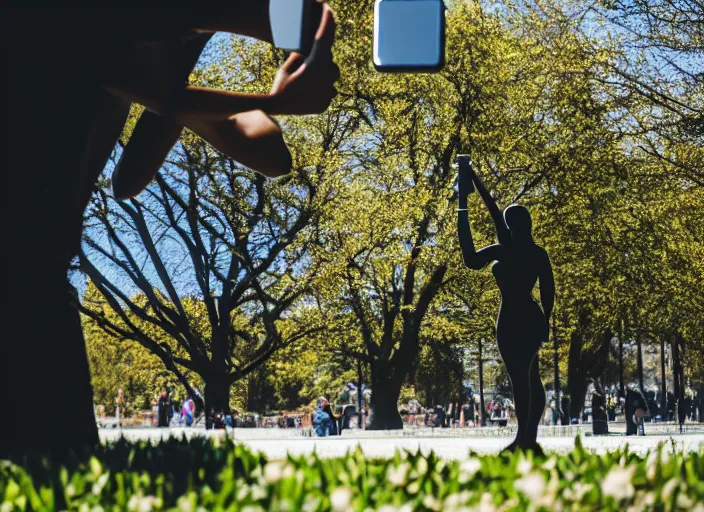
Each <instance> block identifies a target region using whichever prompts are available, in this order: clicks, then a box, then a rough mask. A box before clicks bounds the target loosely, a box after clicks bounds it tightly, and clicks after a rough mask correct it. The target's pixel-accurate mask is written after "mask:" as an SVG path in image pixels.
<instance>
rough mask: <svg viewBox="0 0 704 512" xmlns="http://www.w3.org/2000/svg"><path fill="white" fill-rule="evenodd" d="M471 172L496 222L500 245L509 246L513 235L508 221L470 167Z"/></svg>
mask: <svg viewBox="0 0 704 512" xmlns="http://www.w3.org/2000/svg"><path fill="white" fill-rule="evenodd" d="M469 172H470V175H471V177H472V181H473V182H474V186H475V187H476V189H477V192H478V193H479V197H481V198H482V201H483V202H484V205H485V206H486V207H487V209H488V210H489V214H490V215H491V220H493V221H494V227H495V229H496V239H497V240H498V241H499V243H500V244H503V245H507V244H509V243H510V242H511V233H510V231H509V230H508V226H506V221H504V216H503V213H501V210H500V209H499V207H498V206H497V204H496V201H494V198H493V197H491V194H490V193H489V191H488V190H487V189H486V187H485V186H484V183H483V182H482V180H480V179H479V176H477V174H476V173H475V172H474V169H472V167H471V166H469Z"/></svg>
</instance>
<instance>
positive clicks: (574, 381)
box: [565, 330, 586, 420]
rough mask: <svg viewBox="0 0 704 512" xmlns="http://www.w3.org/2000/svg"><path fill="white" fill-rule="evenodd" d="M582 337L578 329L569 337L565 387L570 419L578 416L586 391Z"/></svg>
mask: <svg viewBox="0 0 704 512" xmlns="http://www.w3.org/2000/svg"><path fill="white" fill-rule="evenodd" d="M583 346H584V337H583V335H582V334H581V333H580V332H579V330H577V331H575V332H573V333H572V336H571V338H570V355H569V360H568V362H567V389H568V390H569V392H570V410H569V411H565V412H568V414H569V417H570V420H571V419H572V418H579V416H580V414H581V412H582V406H583V405H584V394H585V393H586V386H585V379H586V375H585V374H584V371H583V370H584V369H583V365H582V347H583Z"/></svg>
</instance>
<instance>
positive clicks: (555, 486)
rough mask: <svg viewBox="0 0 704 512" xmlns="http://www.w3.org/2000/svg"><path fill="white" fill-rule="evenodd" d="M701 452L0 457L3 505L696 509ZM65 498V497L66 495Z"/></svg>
mask: <svg viewBox="0 0 704 512" xmlns="http://www.w3.org/2000/svg"><path fill="white" fill-rule="evenodd" d="M703 481H704V452H701V451H700V452H699V453H696V452H693V453H689V454H685V453H682V452H681V451H677V450H673V449H671V448H669V447H666V446H664V445H661V446H660V447H659V448H658V449H657V450H656V451H653V452H651V453H650V454H649V455H648V456H647V457H645V458H641V457H640V456H638V455H636V454H633V453H629V452H628V449H627V448H623V449H620V450H617V451H615V452H611V453H607V454H605V455H596V454H593V453H591V452H588V451H587V450H585V449H584V448H582V446H581V444H580V443H579V440H578V442H577V445H576V447H575V450H574V451H573V452H572V453H571V454H568V455H548V456H547V457H541V458H534V457H533V456H532V455H530V454H527V455H525V454H523V453H518V454H515V455H505V456H504V455H502V456H498V457H497V456H493V455H484V456H478V455H472V454H470V457H469V458H466V459H464V460H461V461H459V462H458V461H446V460H442V459H439V458H438V457H436V456H435V455H434V454H432V453H431V454H430V455H427V456H425V455H422V454H421V453H408V452H407V453H397V454H396V455H395V456H394V457H393V458H391V459H386V460H369V459H367V458H366V457H365V456H364V454H363V453H362V451H361V449H359V448H357V449H356V450H355V451H353V452H351V453H349V454H348V455H347V456H346V457H342V458H335V459H321V458H319V457H318V456H317V455H312V456H299V457H291V456H289V457H288V458H287V459H285V460H273V461H267V460H266V459H265V458H264V457H263V456H260V455H255V454H252V453H251V452H250V451H248V450H247V449H246V448H245V447H243V446H242V445H235V446H233V445H232V444H231V442H229V441H227V442H226V443H225V444H224V445H221V446H214V445H213V444H211V443H210V442H208V441H203V440H192V441H190V443H189V442H186V441H185V440H182V441H177V440H174V439H171V440H169V441H166V442H162V443H160V444H159V445H156V446H152V445H149V444H147V443H140V444H129V443H127V442H125V441H124V440H122V441H119V442H118V443H116V444H112V445H108V446H103V447H100V448H99V449H98V451H97V453H95V454H94V455H93V456H92V457H90V459H89V460H88V462H77V461H75V462H73V463H70V464H68V465H67V466H65V467H61V468H55V467H53V466H52V464H51V462H50V461H49V460H47V459H44V460H41V459H37V458H32V457H31V456H27V457H26V458H25V460H24V461H23V463H22V466H17V465H14V464H11V463H9V462H0V498H1V499H2V503H3V505H2V507H3V511H4V510H7V511H10V510H21V511H24V510H35V511H41V510H47V511H49V510H55V509H56V508H66V509H68V510H113V509H119V510H140V511H142V510H145V511H148V510H185V509H187V510H196V509H197V508H198V507H203V508H204V509H206V510H232V511H238V510H251V511H254V510H317V511H324V510H336V511H342V510H359V511H362V510H369V509H380V508H381V507H383V506H385V505H387V506H392V507H394V508H395V509H401V510H409V511H410V510H419V511H429V510H430V511H434V510H438V511H439V510H444V511H453V510H465V509H466V507H480V508H481V509H491V510H525V509H527V508H529V507H530V508H533V509H536V510H563V509H569V510H606V511H610V510H613V511H616V510H624V509H630V508H633V509H637V510H642V509H648V510H695V509H697V508H698V507H702V506H703V505H704V483H703ZM64 504H65V506H62V505H64Z"/></svg>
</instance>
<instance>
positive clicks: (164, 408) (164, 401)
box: [157, 392, 171, 427]
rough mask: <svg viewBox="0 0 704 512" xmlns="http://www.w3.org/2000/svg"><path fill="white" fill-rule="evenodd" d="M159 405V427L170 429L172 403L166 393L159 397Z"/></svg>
mask: <svg viewBox="0 0 704 512" xmlns="http://www.w3.org/2000/svg"><path fill="white" fill-rule="evenodd" d="M157 405H158V412H159V426H160V427H168V426H169V421H170V420H171V417H170V411H171V401H170V400H169V397H168V396H167V394H166V393H165V392H164V393H162V394H161V396H159V401H158V403H157Z"/></svg>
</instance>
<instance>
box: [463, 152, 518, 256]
mask: <svg viewBox="0 0 704 512" xmlns="http://www.w3.org/2000/svg"><path fill="white" fill-rule="evenodd" d="M458 163H459V180H458V182H459V185H458V187H459V201H458V204H459V208H458V209H457V235H458V237H459V240H460V248H461V249H462V260H463V261H464V264H465V266H466V267H467V268H471V269H472V270H479V269H482V268H484V267H485V266H487V265H488V264H489V263H491V262H492V261H495V260H498V259H499V253H500V251H501V245H500V244H501V243H502V239H503V240H504V242H506V241H508V238H509V237H510V235H509V234H508V229H507V228H506V224H505V223H504V219H503V217H502V216H501V211H500V210H499V209H498V207H497V206H496V203H495V202H494V200H493V198H492V197H491V196H490V195H489V193H488V191H487V190H486V188H485V187H484V184H483V183H482V182H481V181H479V180H478V179H477V175H476V174H475V173H474V171H473V170H472V166H471V164H470V163H469V159H468V158H467V157H463V156H460V157H459V158H458ZM473 182H474V183H476V184H477V185H478V186H477V190H478V191H479V195H480V196H481V198H482V200H483V201H484V204H486V205H487V208H489V211H490V213H491V216H492V219H493V220H494V224H495V225H496V233H497V238H498V239H499V244H494V245H490V246H489V247H485V248H483V249H480V250H479V251H477V250H476V249H475V248H474V240H473V239H472V230H471V229H470V227H469V211H468V210H467V197H468V196H469V194H471V193H472V192H473V191H474V185H473Z"/></svg>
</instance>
